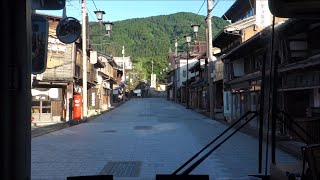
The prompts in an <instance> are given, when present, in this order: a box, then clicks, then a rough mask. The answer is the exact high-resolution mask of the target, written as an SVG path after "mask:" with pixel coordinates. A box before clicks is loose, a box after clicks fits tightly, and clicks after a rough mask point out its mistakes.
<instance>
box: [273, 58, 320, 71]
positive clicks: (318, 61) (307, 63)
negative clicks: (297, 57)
mask: <svg viewBox="0 0 320 180" xmlns="http://www.w3.org/2000/svg"><path fill="white" fill-rule="evenodd" d="M316 65H320V55H317V56H314V57H311V58H309V59H307V60H304V61H300V62H296V63H291V64H287V65H284V66H282V67H279V69H278V72H280V73H281V72H287V71H291V70H296V69H304V68H308V67H311V66H316Z"/></svg>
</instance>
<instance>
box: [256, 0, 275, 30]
mask: <svg viewBox="0 0 320 180" xmlns="http://www.w3.org/2000/svg"><path fill="white" fill-rule="evenodd" d="M271 23H272V14H271V12H270V10H269V5H268V0H259V1H256V25H257V26H262V27H266V26H269V25H271Z"/></svg>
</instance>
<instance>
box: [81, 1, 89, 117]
mask: <svg viewBox="0 0 320 180" xmlns="http://www.w3.org/2000/svg"><path fill="white" fill-rule="evenodd" d="M86 3H87V2H86V0H82V65H83V66H82V88H83V90H82V102H83V104H82V106H83V107H82V114H83V120H84V121H86V120H87V113H88V103H87V101H88V98H87V93H88V92H87V30H86V26H87V22H86V14H87V13H86V10H87V8H86Z"/></svg>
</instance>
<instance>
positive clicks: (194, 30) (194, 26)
mask: <svg viewBox="0 0 320 180" xmlns="http://www.w3.org/2000/svg"><path fill="white" fill-rule="evenodd" d="M191 27H192V29H193V33H194V38H195V39H196V38H197V35H198V31H199V27H200V25H199V24H192V25H191Z"/></svg>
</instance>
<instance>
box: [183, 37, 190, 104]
mask: <svg viewBox="0 0 320 180" xmlns="http://www.w3.org/2000/svg"><path fill="white" fill-rule="evenodd" d="M184 37H185V38H186V43H187V82H186V94H187V107H186V108H187V109H189V108H190V107H189V81H188V80H189V46H190V42H191V36H189V35H187V36H184Z"/></svg>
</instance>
